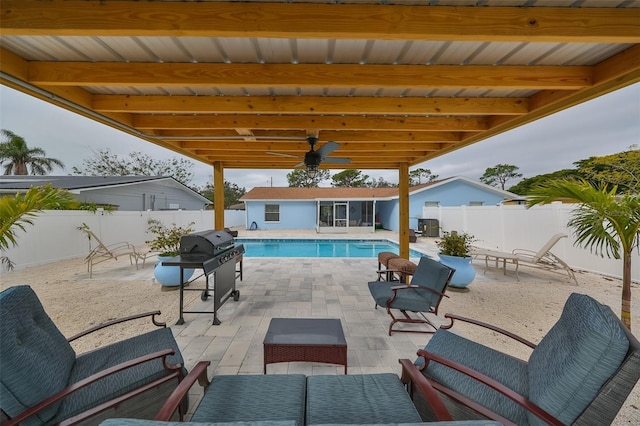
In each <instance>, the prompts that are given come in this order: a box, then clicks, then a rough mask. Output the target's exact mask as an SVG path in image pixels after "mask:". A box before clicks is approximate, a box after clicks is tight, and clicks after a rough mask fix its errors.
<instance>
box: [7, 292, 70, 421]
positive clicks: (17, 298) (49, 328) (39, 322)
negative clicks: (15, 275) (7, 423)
mask: <svg viewBox="0 0 640 426" xmlns="http://www.w3.org/2000/svg"><path fill="white" fill-rule="evenodd" d="M0 342H1V344H0V408H1V409H2V411H4V412H5V413H7V415H8V416H10V417H15V416H16V415H18V414H20V413H21V412H22V411H24V410H25V409H27V408H28V407H30V406H33V405H35V404H36V403H38V402H40V401H42V400H44V399H46V398H47V397H49V396H51V395H53V394H54V393H56V392H59V391H60V390H62V389H64V388H65V387H66V386H67V383H68V381H69V376H70V374H71V371H72V369H73V365H74V360H75V357H76V354H75V352H74V351H73V348H72V347H71V345H69V343H68V342H67V339H66V338H65V337H64V336H63V335H62V333H61V332H60V331H59V330H58V328H57V327H56V325H55V324H54V323H53V321H52V320H51V318H49V316H48V315H47V313H46V312H45V311H44V308H43V307H42V304H41V303H40V301H39V300H38V296H37V295H36V294H35V293H34V291H33V290H32V289H31V287H29V286H26V285H21V286H15V287H10V288H8V289H6V290H4V291H3V292H2V293H0ZM59 405H60V404H59V403H56V404H53V405H52V406H51V407H50V408H48V409H46V410H43V411H42V412H41V413H40V414H39V415H37V416H34V417H33V418H31V419H30V420H28V421H26V422H24V423H23V424H25V425H31V424H42V423H46V422H47V421H49V420H50V419H52V418H53V417H54V416H55V415H56V412H57V411H58V408H59Z"/></svg>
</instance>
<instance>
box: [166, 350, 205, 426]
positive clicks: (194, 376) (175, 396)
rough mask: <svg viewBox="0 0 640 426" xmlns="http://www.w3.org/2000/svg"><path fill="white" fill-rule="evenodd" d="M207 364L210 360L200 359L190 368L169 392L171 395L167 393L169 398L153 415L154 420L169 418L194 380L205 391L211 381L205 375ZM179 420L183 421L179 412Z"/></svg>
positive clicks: (167, 419)
mask: <svg viewBox="0 0 640 426" xmlns="http://www.w3.org/2000/svg"><path fill="white" fill-rule="evenodd" d="M209 364H211V361H200V362H198V363H197V364H196V366H195V367H193V368H192V369H191V371H190V372H189V374H187V375H186V376H185V378H184V379H182V381H181V382H180V384H179V385H178V386H177V387H176V388H175V389H174V390H173V392H171V395H169V398H167V400H166V401H165V403H164V404H163V405H162V407H161V408H160V411H158V414H156V416H155V417H154V420H161V421H169V420H171V417H172V416H173V413H175V412H176V410H177V409H178V407H179V406H180V404H181V403H182V401H183V400H184V398H185V397H186V396H187V394H188V393H189V389H191V387H192V386H193V385H194V384H195V382H196V380H197V381H198V383H200V386H202V387H203V388H204V389H205V391H206V389H207V387H208V386H209V384H210V383H211V382H209V378H208V377H207V367H209ZM180 421H183V420H182V413H180Z"/></svg>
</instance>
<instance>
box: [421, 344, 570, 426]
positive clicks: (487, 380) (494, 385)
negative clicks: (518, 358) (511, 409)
mask: <svg viewBox="0 0 640 426" xmlns="http://www.w3.org/2000/svg"><path fill="white" fill-rule="evenodd" d="M418 356H421V357H424V359H425V363H424V369H426V368H427V366H428V364H429V361H434V362H437V363H438V364H442V365H444V366H446V367H449V368H451V369H454V370H456V371H458V372H460V373H462V374H464V375H466V376H468V377H470V378H472V379H474V380H477V381H479V382H480V383H483V384H485V385H486V386H488V387H490V388H491V389H493V390H495V391H496V392H498V393H500V394H502V395H504V396H505V397H507V398H509V399H510V400H512V401H513V402H515V403H516V404H518V405H520V406H522V407H523V408H524V409H525V410H527V411H529V412H531V413H533V414H535V415H536V416H538V417H539V418H540V419H542V420H544V421H545V422H547V423H549V424H551V425H557V426H561V425H563V423H562V422H561V421H560V420H558V419H556V418H555V417H553V416H552V415H551V414H549V413H548V412H546V411H545V410H543V409H542V408H540V407H539V406H538V405H536V404H534V403H533V402H531V401H529V400H528V399H527V398H525V397H524V396H522V395H520V394H519V393H516V392H514V391H513V390H512V389H510V388H508V387H506V386H505V385H503V384H502V383H500V382H498V381H496V380H494V379H492V378H491V377H489V376H486V375H484V374H482V373H480V372H478V371H476V370H473V369H472V368H469V367H467V366H465V365H462V364H460V363H457V362H455V361H452V360H450V359H447V358H444V357H441V356H439V355H436V354H433V353H431V352H427V351H425V350H424V349H420V350H418ZM424 369H423V371H424ZM436 383H437V382H434V387H435V388H436V389H438V390H440V391H441V392H443V393H445V394H446V395H447V396H449V397H452V398H454V399H457V400H458V401H459V402H462V403H465V405H468V406H469V404H466V402H468V401H469V399H468V398H464V400H461V399H459V398H457V395H458V394H457V393H456V392H455V391H452V393H451V394H450V393H449V392H447V391H448V390H449V389H448V388H447V387H446V386H444V385H440V386H436ZM465 400H466V401H465ZM479 407H481V406H480V405H478V404H473V405H471V406H470V408H473V409H474V410H476V409H478V408H479ZM482 408H484V409H483V410H482V412H480V414H482V415H484V416H487V417H489V418H491V419H493V420H498V421H500V420H503V418H502V417H501V416H499V415H498V414H496V413H493V412H492V411H490V410H489V409H487V408H486V407H482Z"/></svg>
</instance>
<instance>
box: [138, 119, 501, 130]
mask: <svg viewBox="0 0 640 426" xmlns="http://www.w3.org/2000/svg"><path fill="white" fill-rule="evenodd" d="M134 122H135V123H136V124H135V125H136V126H137V127H138V128H141V129H150V128H152V129H193V128H197V129H234V128H242V129H264V130H295V129H309V128H315V129H322V130H388V131H393V130H402V131H408V130H413V131H424V132H428V131H461V132H478V131H481V130H487V129H488V128H489V120H488V119H486V118H478V117H473V118H468V117H457V118H445V117H399V116H396V117H389V116H375V115H368V116H366V117H363V116H326V115H325V116H309V115H303V116H294V115H256V116H248V115H229V114H227V115H215V116H206V115H205V116H198V117H193V116H181V117H177V116H169V115H167V116H155V115H154V116H136V117H135V119H134ZM196 126H197V127H196ZM254 135H255V133H254Z"/></svg>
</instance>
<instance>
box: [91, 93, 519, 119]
mask: <svg viewBox="0 0 640 426" xmlns="http://www.w3.org/2000/svg"><path fill="white" fill-rule="evenodd" d="M92 105H93V108H94V109H95V110H96V111H100V112H129V113H141V114H144V113H147V114H212V113H220V114H296V115H299V114H314V115H317V114H329V115H331V114H348V115H351V114H353V115H367V114H388V115H435V116H440V115H487V114H493V115H520V114H526V113H527V112H529V109H528V99H527V98H522V97H516V98H441V97H440V98H439V97H433V98H425V97H402V98H399V97H394V98H392V97H372V96H358V97H355V96H349V97H344V96H126V95H93V104H92Z"/></svg>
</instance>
